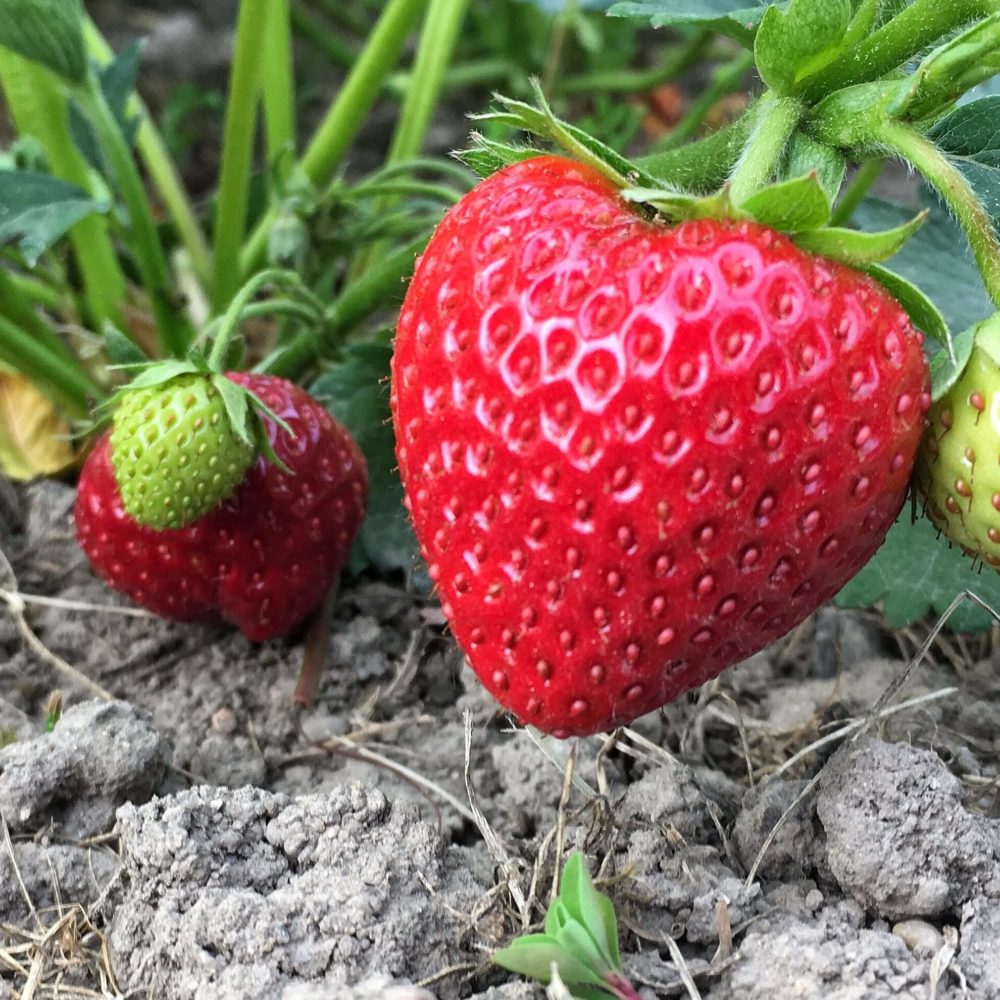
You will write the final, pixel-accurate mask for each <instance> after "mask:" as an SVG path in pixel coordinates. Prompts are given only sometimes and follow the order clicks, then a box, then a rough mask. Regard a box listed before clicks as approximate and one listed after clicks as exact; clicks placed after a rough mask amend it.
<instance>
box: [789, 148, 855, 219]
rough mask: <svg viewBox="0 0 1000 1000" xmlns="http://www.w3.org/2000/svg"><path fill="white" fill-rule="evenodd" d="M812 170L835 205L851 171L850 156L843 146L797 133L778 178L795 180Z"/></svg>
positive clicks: (810, 172)
mask: <svg viewBox="0 0 1000 1000" xmlns="http://www.w3.org/2000/svg"><path fill="white" fill-rule="evenodd" d="M812 173H814V174H815V175H816V180H817V181H819V185H820V187H821V188H822V189H823V190H824V191H825V192H826V196H827V198H829V200H830V203H831V204H833V202H835V201H836V200H837V196H838V195H839V194H840V188H841V185H842V184H843V183H844V177H845V175H846V174H847V157H846V156H844V154H843V153H842V152H840V150H839V149H834V148H833V147H832V146H827V145H826V144H825V143H822V142H817V141H816V140H815V139H813V138H812V137H811V136H808V135H806V134H805V133H804V132H796V133H795V135H793V136H792V138H791V140H790V141H789V143H788V150H787V152H786V153H785V162H784V164H783V166H782V169H781V173H780V175H779V177H778V180H793V179H794V178H796V177H804V176H806V175H808V174H812Z"/></svg>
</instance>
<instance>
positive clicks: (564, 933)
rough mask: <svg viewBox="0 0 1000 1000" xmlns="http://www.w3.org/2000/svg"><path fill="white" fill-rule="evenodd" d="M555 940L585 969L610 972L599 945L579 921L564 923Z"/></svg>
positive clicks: (601, 972) (600, 972) (570, 920)
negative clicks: (581, 962)
mask: <svg viewBox="0 0 1000 1000" xmlns="http://www.w3.org/2000/svg"><path fill="white" fill-rule="evenodd" d="M556 940H557V941H558V942H559V943H560V944H561V945H562V946H563V947H564V948H565V949H566V951H567V952H569V954H571V955H575V956H577V957H578V958H580V959H581V960H582V961H583V963H584V964H585V965H586V966H587V968H589V969H593V970H594V971H595V972H598V973H599V974H603V973H605V972H607V971H611V970H609V969H608V960H607V957H606V956H605V955H604V954H603V952H602V951H601V948H600V945H599V944H598V943H597V942H596V941H595V940H594V936H593V935H592V934H591V933H590V931H589V929H588V928H586V927H584V926H583V924H581V923H580V922H579V921H577V920H573V919H572V918H571V919H569V920H568V921H566V923H565V924H564V925H563V926H562V927H561V928H560V929H559V933H558V934H557V935H556ZM614 971H618V970H614ZM602 981H603V980H602Z"/></svg>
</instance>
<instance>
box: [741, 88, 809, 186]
mask: <svg viewBox="0 0 1000 1000" xmlns="http://www.w3.org/2000/svg"><path fill="white" fill-rule="evenodd" d="M802 111H803V108H802V105H801V104H800V103H799V102H798V101H797V100H796V99H795V98H793V97H778V95H777V94H775V93H774V92H773V91H768V92H767V93H765V94H764V96H763V97H761V99H760V100H759V101H758V102H757V107H756V109H755V111H754V119H753V127H752V130H751V132H750V138H749V140H748V141H747V145H746V148H745V149H744V150H743V153H742V155H741V156H740V158H739V160H738V161H737V164H736V167H735V169H734V170H733V175H732V179H731V183H732V187H731V189H730V197H731V198H732V201H733V204H734V205H742V204H743V202H745V201H746V200H747V198H749V197H750V196H751V195H752V194H754V193H755V192H757V191H759V190H760V189H761V188H762V187H764V186H765V185H766V184H767V183H768V181H770V179H771V177H772V176H773V174H774V170H775V167H776V166H777V165H778V162H779V160H780V159H781V154H782V153H784V151H785V146H787V145H788V140H789V139H790V138H791V137H792V133H793V132H794V131H795V129H796V127H797V125H798V124H799V121H800V120H801V118H802Z"/></svg>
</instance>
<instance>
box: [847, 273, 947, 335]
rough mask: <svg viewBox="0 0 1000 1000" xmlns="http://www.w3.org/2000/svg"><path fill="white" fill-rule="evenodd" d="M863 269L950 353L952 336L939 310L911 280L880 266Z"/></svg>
mask: <svg viewBox="0 0 1000 1000" xmlns="http://www.w3.org/2000/svg"><path fill="white" fill-rule="evenodd" d="M864 271H865V272H866V273H867V274H869V275H870V276H871V277H873V278H874V279H875V280H876V281H877V282H878V283H879V284H880V285H881V286H882V287H883V288H884V289H885V290H886V291H887V292H888V293H889V294H890V295H891V296H892V297H893V298H894V299H895V300H896V301H897V302H898V303H899V304H900V305H901V306H902V307H903V309H904V310H905V311H906V313H907V315H909V317H910V319H911V320H912V321H913V325H914V326H915V327H916V328H917V329H918V330H923V332H924V333H926V334H927V336H928V337H933V338H934V339H935V340H936V341H938V343H940V344H942V345H943V346H944V348H945V350H946V351H947V352H948V353H952V351H953V348H952V336H951V330H949V329H948V324H947V323H946V322H945V318H944V316H942V315H941V310H940V309H938V307H937V306H936V305H934V303H933V302H932V301H931V300H930V299H929V298H928V297H927V296H926V295H925V294H924V293H923V292H922V291H921V290H920V289H919V288H918V287H917V286H916V285H914V284H913V282H911V281H907V280H906V278H903V277H901V276H900V275H898V274H896V272H895V271H890V270H888V269H887V268H884V267H882V265H881V264H871V265H869V266H868V267H866V268H864Z"/></svg>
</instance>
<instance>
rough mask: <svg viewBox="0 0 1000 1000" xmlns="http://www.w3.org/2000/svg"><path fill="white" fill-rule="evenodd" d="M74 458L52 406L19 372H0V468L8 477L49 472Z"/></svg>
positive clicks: (66, 433)
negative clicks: (10, 373)
mask: <svg viewBox="0 0 1000 1000" xmlns="http://www.w3.org/2000/svg"><path fill="white" fill-rule="evenodd" d="M74 459H75V456H74V453H73V446H72V443H71V442H70V441H69V428H68V427H67V425H66V423H65V422H64V421H63V419H62V418H61V417H60V416H59V414H58V412H57V411H56V409H55V407H53V405H52V404H51V403H50V402H49V401H48V400H47V399H46V398H45V397H44V396H43V395H42V394H41V393H39V392H38V390H37V389H36V388H35V387H34V386H33V385H32V384H31V383H30V382H29V381H28V380H27V379H26V378H24V377H23V376H21V375H9V374H5V373H3V372H0V472H3V473H5V474H6V475H7V476H9V477H10V478H11V479H33V478H34V477H35V476H51V475H55V474H56V473H59V472H63V471H64V470H66V469H68V468H69V467H70V466H71V465H72V464H73V462H74Z"/></svg>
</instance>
